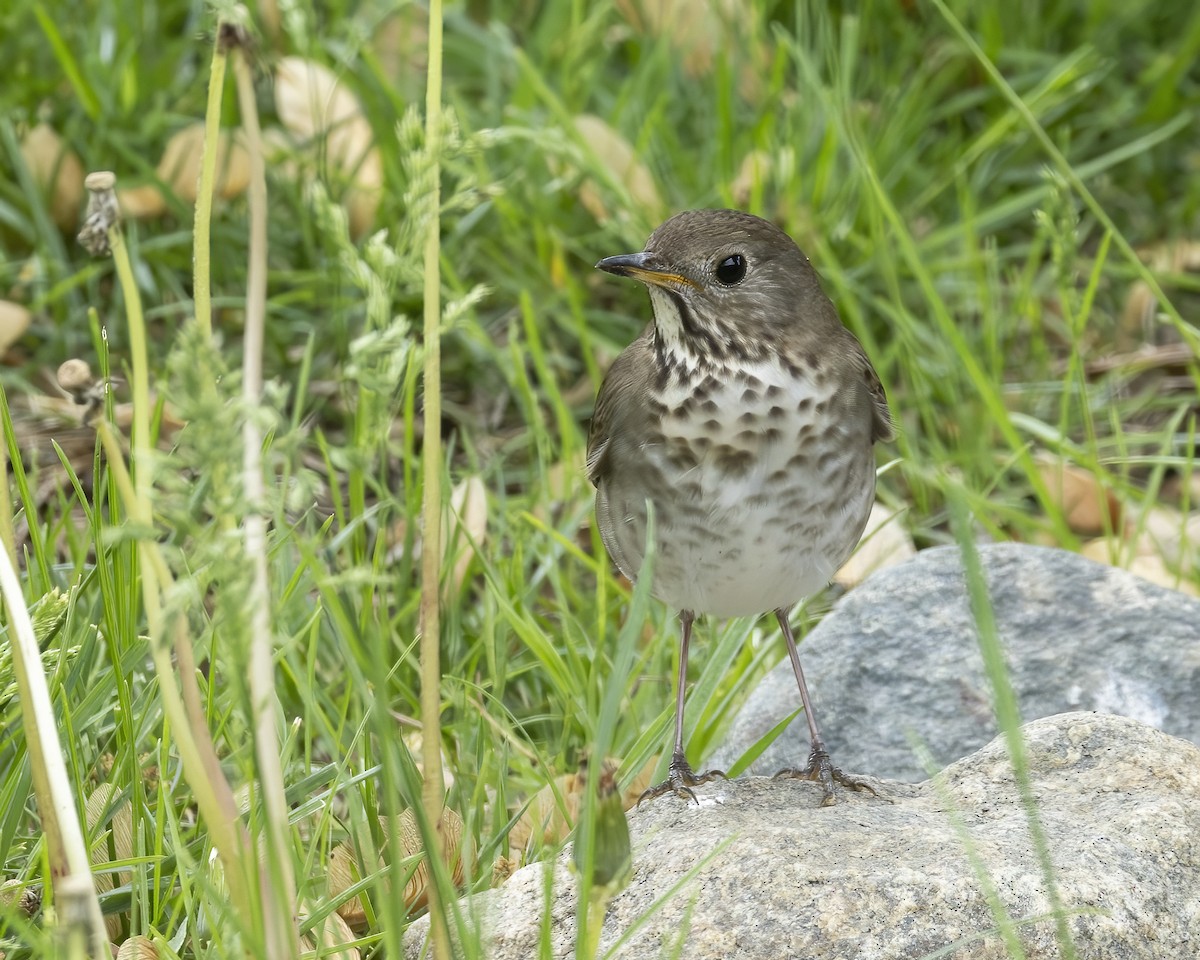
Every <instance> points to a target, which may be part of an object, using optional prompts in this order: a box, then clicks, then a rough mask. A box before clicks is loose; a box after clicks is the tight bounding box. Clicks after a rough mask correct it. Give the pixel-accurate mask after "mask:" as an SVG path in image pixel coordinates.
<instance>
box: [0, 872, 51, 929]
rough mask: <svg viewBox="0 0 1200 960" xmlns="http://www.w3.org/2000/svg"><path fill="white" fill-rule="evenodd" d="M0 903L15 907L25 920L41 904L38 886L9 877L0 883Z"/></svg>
mask: <svg viewBox="0 0 1200 960" xmlns="http://www.w3.org/2000/svg"><path fill="white" fill-rule="evenodd" d="M0 903H3V904H4V905H5V906H8V907H16V908H17V910H19V911H20V912H21V916H23V917H24V918H25V919H26V920H28V919H29V918H30V917H32V916H33V915H34V914H36V913H37V912H38V908H39V907H41V905H42V890H41V888H40V887H31V886H28V885H27V884H26V883H25V882H24V881H22V880H17V879H15V878H14V879H11V880H5V881H4V882H3V883H0Z"/></svg>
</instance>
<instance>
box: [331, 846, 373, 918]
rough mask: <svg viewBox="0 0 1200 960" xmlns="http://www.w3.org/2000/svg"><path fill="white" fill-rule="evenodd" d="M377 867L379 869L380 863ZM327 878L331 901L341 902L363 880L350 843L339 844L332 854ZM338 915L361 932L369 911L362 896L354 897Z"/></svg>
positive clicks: (342, 907)
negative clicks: (343, 896) (347, 892)
mask: <svg viewBox="0 0 1200 960" xmlns="http://www.w3.org/2000/svg"><path fill="white" fill-rule="evenodd" d="M376 867H377V868H378V867H379V864H378V863H377V864H376ZM326 877H327V882H328V884H329V897H330V899H331V900H340V899H341V895H342V894H343V893H345V892H346V891H347V890H349V889H350V887H352V886H354V884H356V883H358V881H359V880H361V879H362V875H361V872H360V871H359V868H358V858H357V857H356V856H355V855H354V850H353V848H352V847H351V846H350V845H349V844H348V843H339V844H338V845H337V846H336V847H334V848H333V850H332V851H331V852H330V854H329V867H328V869H327V871H326ZM337 914H338V916H339V917H341V918H342V919H343V920H344V921H346V923H348V924H349V925H350V926H351V927H352V928H353V929H355V930H361V929H363V928H364V927H365V926H366V924H367V911H366V908H365V907H364V906H363V900H362V897H361V896H357V897H352V898H351V899H349V900H347V901H346V902H345V903H343V904H340V905H339V906H338V908H337Z"/></svg>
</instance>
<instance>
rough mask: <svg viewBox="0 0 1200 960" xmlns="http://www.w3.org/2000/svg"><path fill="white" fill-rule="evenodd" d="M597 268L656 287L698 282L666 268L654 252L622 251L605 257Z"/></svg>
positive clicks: (689, 285) (689, 284) (687, 284)
mask: <svg viewBox="0 0 1200 960" xmlns="http://www.w3.org/2000/svg"><path fill="white" fill-rule="evenodd" d="M596 269H597V270H603V271H604V272H605V273H615V274H616V275H617V276H618V277H633V279H634V280H641V281H642V283H646V284H653V285H654V286H656V287H669V286H688V287H694V286H695V285H696V284H695V283H693V282H692V281H691V280H689V279H688V278H687V277H685V276H683V275H682V274H680V273H675V272H674V271H672V270H667V269H664V268H663V266H662V264H661V263H659V262H658V260H657V258H656V257H655V256H654V254H652V253H647V252H646V251H645V250H643V251H642V252H641V253H622V254H620V255H619V256H616V257H605V258H604V259H603V260H601V261H600V262H599V263H597V264H596Z"/></svg>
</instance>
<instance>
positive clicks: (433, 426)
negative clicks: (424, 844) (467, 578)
mask: <svg viewBox="0 0 1200 960" xmlns="http://www.w3.org/2000/svg"><path fill="white" fill-rule="evenodd" d="M427 50H428V54H429V66H428V73H427V82H426V88H425V149H426V150H427V151H428V162H429V163H430V165H431V167H432V172H431V174H430V181H429V182H430V193H431V196H430V197H429V198H428V202H429V204H430V207H431V213H430V216H429V220H428V223H427V224H426V231H427V232H426V235H425V263H424V295H425V313H424V328H425V411H424V426H425V435H424V442H423V443H424V445H423V447H422V453H421V459H422V466H423V472H424V489H425V502H424V505H423V506H424V510H423V519H424V537H425V540H424V544H423V546H422V548H421V613H420V629H421V653H420V656H421V754H422V765H423V767H424V782H423V785H422V801H423V804H424V807H425V815H426V817H427V818H428V820H429V823H430V824H433V825H436V824H439V823H441V819H442V737H441V662H440V655H441V649H440V640H441V624H440V621H439V614H440V611H439V609H438V598H439V593H440V591H439V583H440V574H441V559H442V544H441V532H442V433H441V431H442V373H441V319H442V314H441V298H440V293H441V273H440V269H439V258H440V256H441V210H440V208H441V191H440V179H441V163H440V151H441V128H442V116H441V103H442V4H441V0H430V3H429V43H428V46H427ZM434 833H435V837H436V841H437V842H435V844H434V845H433V847H432V848H431V849H429V851H428V856H429V857H430V858H431V860H432V858H433V857H441V856H442V849H441V847H442V844H441V835H440V831H437V830H435V831H434ZM430 876H431V877H435V876H436V871H435V870H434V868H433V865H432V862H431V864H430ZM429 918H430V926H431V928H432V932H433V955H434V957H435V960H446V958H449V957H450V938H449V935H448V931H447V927H446V915H445V910H444V909H443V906H442V904H441V891H440V890H439V889H438V885H437V883H436V882H434V883H430V884H429Z"/></svg>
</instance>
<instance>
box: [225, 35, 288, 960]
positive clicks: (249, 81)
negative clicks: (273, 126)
mask: <svg viewBox="0 0 1200 960" xmlns="http://www.w3.org/2000/svg"><path fill="white" fill-rule="evenodd" d="M233 72H234V78H235V81H236V84H237V93H238V105H239V107H240V109H241V114H242V128H243V130H244V131H245V134H246V151H247V153H248V154H249V157H250V187H249V206H250V251H249V266H248V270H247V276H246V330H245V337H244V346H243V354H242V399H243V401H244V405H245V409H244V411H243V415H244V417H245V422H244V424H243V426H242V444H243V449H242V463H243V467H244V472H243V484H244V489H245V492H246V502H247V510H246V517H245V521H244V532H245V540H244V545H245V553H246V561H247V563H248V564H249V565H250V567H251V571H252V574H251V576H252V579H251V584H250V594H249V597H248V610H249V627H250V636H249V648H250V665H249V666H250V677H249V684H250V709H251V714H252V719H253V724H254V751H255V757H256V760H257V768H258V777H259V782H260V785H261V787H262V797H263V808H264V813H265V817H264V821H263V827H264V835H265V840H266V852H267V865H266V871H265V872H263V873H262V874H261V879H262V888H263V889H262V900H263V922H264V934H265V936H266V948H267V954H268V956H270V957H272V958H275V957H293V958H294V957H297V956H299V954H300V937H299V932H298V931H297V928H296V924H295V923H294V922H293V920H292V914H293V911H294V910H295V902H296V883H295V879H294V877H293V876H292V857H291V851H290V848H289V844H288V808H287V795H286V792H285V787H284V782H283V765H282V762H281V760H280V753H279V733H278V731H277V730H276V728H275V703H276V696H275V662H274V649H273V648H274V643H273V630H272V622H271V594H270V585H269V583H268V580H267V521H266V518H265V516H264V515H263V510H264V509H265V503H266V490H265V489H264V483H263V465H262V444H263V438H262V434H261V432H260V430H259V426H258V422H257V417H256V414H257V411H258V407H259V404H260V403H261V395H262V352H263V334H264V329H265V327H266V312H267V174H266V169H265V165H264V161H263V149H262V134H261V131H260V130H259V125H258V108H257V106H256V104H255V101H254V81H253V77H252V75H251V72H250V60H249V56H248V54H247V51H246V49H245V47H242V46H239V47H238V48H237V51H236V53H235V55H234V61H233Z"/></svg>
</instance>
